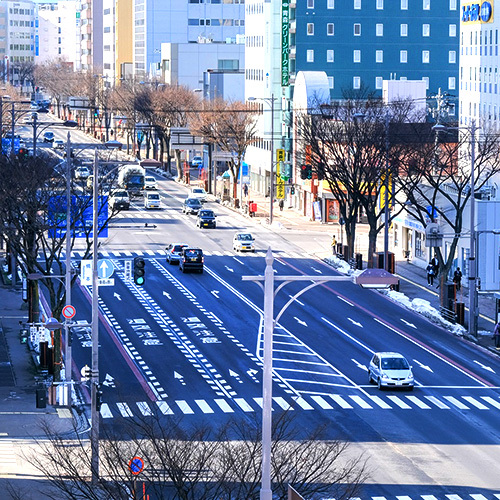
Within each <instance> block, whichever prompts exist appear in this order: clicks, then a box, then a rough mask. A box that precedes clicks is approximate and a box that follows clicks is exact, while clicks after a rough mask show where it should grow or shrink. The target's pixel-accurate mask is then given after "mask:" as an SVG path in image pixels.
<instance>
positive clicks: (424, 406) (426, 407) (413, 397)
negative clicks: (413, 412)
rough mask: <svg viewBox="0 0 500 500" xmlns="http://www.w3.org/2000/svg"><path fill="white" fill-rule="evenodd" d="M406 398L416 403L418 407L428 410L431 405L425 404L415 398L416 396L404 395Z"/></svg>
mask: <svg viewBox="0 0 500 500" xmlns="http://www.w3.org/2000/svg"><path fill="white" fill-rule="evenodd" d="M406 398H407V399H409V400H410V401H411V402H412V403H414V404H416V405H417V406H418V407H419V408H421V409H422V410H430V409H431V407H430V406H429V405H427V404H425V403H424V402H423V401H421V400H420V399H418V398H417V396H406Z"/></svg>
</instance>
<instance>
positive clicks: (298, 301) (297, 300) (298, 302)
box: [288, 295, 304, 306]
mask: <svg viewBox="0 0 500 500" xmlns="http://www.w3.org/2000/svg"><path fill="white" fill-rule="evenodd" d="M288 296H289V297H290V298H292V297H293V295H288ZM295 302H297V304H300V305H301V306H303V305H304V303H303V302H301V301H300V300H299V299H295Z"/></svg>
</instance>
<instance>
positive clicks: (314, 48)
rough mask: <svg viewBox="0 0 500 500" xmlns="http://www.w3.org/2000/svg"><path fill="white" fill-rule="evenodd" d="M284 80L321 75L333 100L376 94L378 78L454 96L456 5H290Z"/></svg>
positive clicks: (367, 1)
mask: <svg viewBox="0 0 500 500" xmlns="http://www.w3.org/2000/svg"><path fill="white" fill-rule="evenodd" d="M290 19H291V21H290V76H291V81H293V77H294V75H296V74H297V73H298V72H299V71H325V72H326V73H327V75H328V80H329V86H330V89H331V96H332V98H333V99H342V98H343V97H344V96H345V95H346V94H348V95H352V91H355V90H361V89H363V90H368V91H371V92H375V96H379V97H380V96H381V95H382V81H383V80H391V79H393V80H403V79H406V80H424V81H426V83H427V92H428V94H433V93H437V92H438V90H439V89H441V90H442V91H443V92H449V93H450V94H455V95H456V93H457V92H458V75H459V61H458V58H459V43H460V40H459V34H460V5H459V2H458V0H298V1H297V0H295V1H294V0H292V1H291V3H290Z"/></svg>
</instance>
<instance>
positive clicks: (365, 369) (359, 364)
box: [351, 358, 368, 372]
mask: <svg viewBox="0 0 500 500" xmlns="http://www.w3.org/2000/svg"><path fill="white" fill-rule="evenodd" d="M351 361H352V362H353V363H354V364H355V365H356V366H357V367H358V368H361V369H362V370H364V371H365V372H366V371H368V368H367V367H366V366H365V365H362V364H361V363H360V362H359V361H357V360H356V359H354V358H351Z"/></svg>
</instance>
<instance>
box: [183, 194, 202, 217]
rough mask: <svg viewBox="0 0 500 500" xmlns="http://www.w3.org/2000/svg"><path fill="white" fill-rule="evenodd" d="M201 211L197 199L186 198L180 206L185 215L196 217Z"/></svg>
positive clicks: (199, 202)
mask: <svg viewBox="0 0 500 500" xmlns="http://www.w3.org/2000/svg"><path fill="white" fill-rule="evenodd" d="M201 209H202V205H201V201H200V200H198V198H186V199H185V200H184V203H183V204H182V212H183V213H185V214H195V215H196V214H197V213H198V212H199V211H200V210H201Z"/></svg>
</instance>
